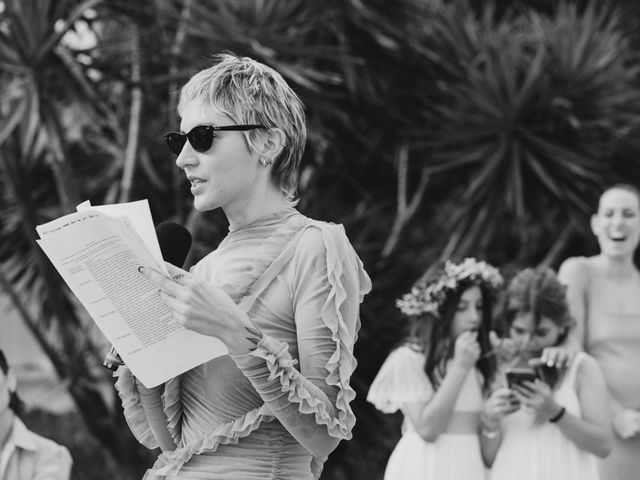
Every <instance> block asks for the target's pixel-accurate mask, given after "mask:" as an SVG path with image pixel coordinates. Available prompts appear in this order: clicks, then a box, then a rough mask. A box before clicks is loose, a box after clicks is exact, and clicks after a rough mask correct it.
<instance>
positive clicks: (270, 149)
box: [260, 128, 287, 162]
mask: <svg viewBox="0 0 640 480" xmlns="http://www.w3.org/2000/svg"><path fill="white" fill-rule="evenodd" d="M286 138H287V137H286V136H285V134H284V132H283V131H282V129H280V128H270V129H269V130H267V133H266V136H265V141H264V143H263V144H262V151H261V152H260V156H261V157H263V158H267V159H269V160H271V162H273V161H275V159H276V158H278V155H280V153H281V152H282V150H283V149H284V147H285V145H286Z"/></svg>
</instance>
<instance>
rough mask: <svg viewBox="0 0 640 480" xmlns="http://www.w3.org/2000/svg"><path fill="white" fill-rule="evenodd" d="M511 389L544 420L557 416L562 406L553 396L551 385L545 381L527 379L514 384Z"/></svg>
mask: <svg viewBox="0 0 640 480" xmlns="http://www.w3.org/2000/svg"><path fill="white" fill-rule="evenodd" d="M511 390H512V391H513V393H514V394H515V396H516V398H517V399H518V400H519V401H520V402H521V403H522V404H523V405H526V406H528V407H529V408H531V409H533V410H534V411H535V412H536V414H537V416H538V417H539V418H542V419H544V420H549V419H550V418H553V417H555V416H556V415H558V412H560V409H561V408H562V407H561V406H560V405H559V404H558V403H557V402H556V401H555V399H554V398H553V392H552V391H551V387H550V386H549V385H547V384H546V383H544V382H530V381H526V380H525V381H523V382H522V383H519V384H516V385H513V386H512V387H511Z"/></svg>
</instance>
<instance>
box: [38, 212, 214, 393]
mask: <svg viewBox="0 0 640 480" xmlns="http://www.w3.org/2000/svg"><path fill="white" fill-rule="evenodd" d="M36 230H37V231H38V233H39V234H40V237H41V238H40V240H38V244H39V245H40V246H41V247H42V249H43V250H44V252H45V253H46V254H47V256H48V257H49V259H50V260H51V262H52V263H53V265H54V266H55V267H56V269H57V270H58V272H59V273H60V275H61V276H62V278H63V279H64V280H65V282H66V283H67V284H68V285H69V288H70V289H71V291H72V292H73V293H74V294H75V295H76V297H78V299H79V300H80V302H81V303H82V305H83V306H84V307H85V308H86V309H87V311H88V312H89V314H90V315H91V317H92V318H93V320H94V321H95V322H96V324H97V325H98V327H99V328H100V330H101V331H102V332H103V333H104V335H105V336H106V337H107V339H108V340H109V341H110V342H111V343H112V344H113V346H114V347H115V348H116V350H117V351H118V353H119V354H120V356H121V357H122V359H123V360H124V362H125V363H126V364H127V366H128V367H129V368H130V369H131V371H132V373H133V374H134V375H135V376H136V377H137V378H138V379H139V380H140V381H141V382H142V383H143V384H144V385H145V386H146V387H153V386H156V385H159V384H160V383H163V382H165V381H167V380H169V379H170V378H173V377H175V376H177V375H179V374H181V373H183V372H185V371H187V370H189V369H191V368H193V367H196V366H198V365H200V364H202V363H204V362H206V361H209V360H211V359H212V358H215V357H217V356H219V355H224V354H226V353H227V349H226V347H225V345H224V344H223V343H222V342H221V341H220V340H218V339H217V338H215V337H209V336H205V335H200V334H198V333H195V332H192V331H190V330H187V329H186V328H184V327H183V326H182V325H181V324H180V323H179V322H177V321H176V320H175V319H174V317H173V315H172V313H171V311H170V310H169V309H168V307H167V306H166V305H165V304H164V303H163V302H162V300H161V299H160V297H159V296H158V287H157V286H156V285H155V284H153V283H152V282H150V281H149V280H147V279H146V278H145V277H144V276H142V275H141V274H140V273H138V267H139V266H140V265H149V266H155V267H158V266H159V263H158V261H157V260H156V259H155V258H153V256H152V255H151V254H150V253H149V251H148V249H147V248H146V247H145V244H144V242H143V241H142V240H141V239H140V236H139V235H138V234H137V233H135V230H134V229H133V228H132V227H131V222H130V221H129V219H128V218H126V217H125V218H113V217H110V216H108V215H106V214H105V213H102V212H101V211H99V210H96V209H95V208H90V209H87V210H81V211H79V212H77V213H72V214H70V215H66V216H64V217H61V218H58V219H56V220H54V221H52V222H49V223H47V224H45V225H40V226H38V227H37V229H36Z"/></svg>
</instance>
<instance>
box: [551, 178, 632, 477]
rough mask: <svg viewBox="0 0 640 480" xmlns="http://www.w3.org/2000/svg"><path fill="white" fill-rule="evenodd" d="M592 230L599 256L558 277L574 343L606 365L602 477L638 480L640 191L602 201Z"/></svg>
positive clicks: (612, 191)
mask: <svg viewBox="0 0 640 480" xmlns="http://www.w3.org/2000/svg"><path fill="white" fill-rule="evenodd" d="M591 228H592V230H593V233H594V234H595V236H596V238H597V239H598V244H599V246H600V253H599V254H598V255H595V256H593V257H588V258H585V257H573V258H569V259H567V260H565V262H564V263H563V264H562V266H561V267H560V270H559V274H558V275H559V278H560V280H561V281H563V282H564V283H565V284H566V285H567V297H568V299H569V307H570V309H571V314H572V315H573V317H574V318H575V320H576V328H575V340H576V344H580V345H582V347H583V348H584V350H585V351H586V352H588V353H589V354H590V355H592V356H593V357H595V358H596V360H598V362H599V363H600V366H601V367H602V370H603V372H604V376H605V379H606V382H607V386H608V387H609V393H610V397H611V414H612V416H613V428H614V432H615V436H614V442H613V449H612V451H611V454H610V455H609V457H607V458H606V459H605V460H604V461H603V463H602V465H601V472H600V475H601V478H603V479H606V480H631V479H637V478H638V472H639V471H640V368H639V366H640V271H638V268H637V267H636V265H635V263H634V259H633V258H634V252H635V250H636V249H637V247H638V242H639V241H640V192H638V189H637V188H635V187H633V186H631V185H626V184H619V185H614V186H613V187H610V188H608V189H607V190H605V192H604V193H603V194H602V195H601V196H600V201H599V205H598V211H597V212H596V213H595V214H594V215H593V217H592V219H591Z"/></svg>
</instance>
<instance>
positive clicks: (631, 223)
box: [591, 188, 640, 257]
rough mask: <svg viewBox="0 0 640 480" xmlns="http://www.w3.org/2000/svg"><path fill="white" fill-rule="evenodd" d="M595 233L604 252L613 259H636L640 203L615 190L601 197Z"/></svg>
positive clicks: (628, 193) (639, 236)
mask: <svg viewBox="0 0 640 480" xmlns="http://www.w3.org/2000/svg"><path fill="white" fill-rule="evenodd" d="M591 229H592V230H593V233H594V234H595V235H596V237H597V239H598V243H599V245H600V250H601V251H602V253H603V254H604V255H607V256H611V257H620V256H632V255H633V252H634V250H635V249H636V247H637V246H638V242H639V241H640V200H639V199H638V197H637V195H636V194H635V193H633V192H630V191H628V190H623V189H620V188H613V189H611V190H608V191H606V192H605V193H603V194H602V197H600V203H599V205H598V212H597V213H596V214H595V215H594V216H593V217H592V219H591Z"/></svg>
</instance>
